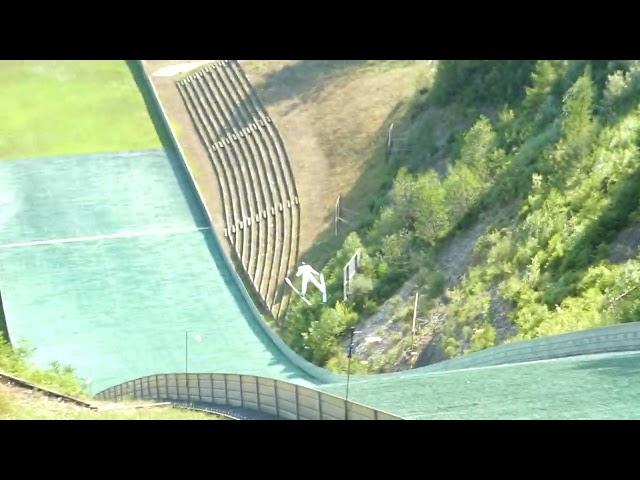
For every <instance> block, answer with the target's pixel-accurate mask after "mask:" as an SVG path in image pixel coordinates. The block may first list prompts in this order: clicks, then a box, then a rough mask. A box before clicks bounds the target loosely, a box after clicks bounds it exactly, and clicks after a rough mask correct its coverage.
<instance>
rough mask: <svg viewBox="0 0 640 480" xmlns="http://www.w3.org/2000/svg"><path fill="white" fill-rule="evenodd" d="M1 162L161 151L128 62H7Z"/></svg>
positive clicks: (1, 95)
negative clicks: (92, 154) (33, 158)
mask: <svg viewBox="0 0 640 480" xmlns="http://www.w3.org/2000/svg"><path fill="white" fill-rule="evenodd" d="M0 104H1V105H2V109H0V129H1V130H2V135H1V136H0V159H16V158H29V157H46V156H58V155H69V154H83V153H99V152H112V151H113V152H119V151H136V150H149V149H159V148H161V143H160V139H159V138H158V135H157V133H156V131H155V129H154V126H153V124H152V122H151V121H150V120H149V117H148V114H147V110H146V108H145V104H144V101H143V98H142V95H141V94H140V91H139V90H138V88H137V87H136V83H135V81H134V79H133V78H132V76H131V72H130V71H129V69H128V68H127V64H126V62H125V61H120V60H109V61H106V60H103V61H84V60H82V61H79V60H70V61H53V60H44V61H41V60H38V61H36V60H28V61H3V62H2V63H1V64H0Z"/></svg>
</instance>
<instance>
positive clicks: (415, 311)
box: [411, 292, 420, 351]
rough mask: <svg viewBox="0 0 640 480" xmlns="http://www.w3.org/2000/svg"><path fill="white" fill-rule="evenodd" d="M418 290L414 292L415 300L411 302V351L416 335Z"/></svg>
mask: <svg viewBox="0 0 640 480" xmlns="http://www.w3.org/2000/svg"><path fill="white" fill-rule="evenodd" d="M419 296H420V292H416V300H415V302H414V304H413V324H412V325H411V350H412V351H413V344H414V340H415V336H416V317H417V315H418V297H419Z"/></svg>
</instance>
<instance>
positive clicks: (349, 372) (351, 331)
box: [344, 327, 356, 420]
mask: <svg viewBox="0 0 640 480" xmlns="http://www.w3.org/2000/svg"><path fill="white" fill-rule="evenodd" d="M355 332H356V329H355V328H353V327H351V329H350V331H349V351H348V353H347V393H346V395H345V398H344V419H345V420H349V413H348V412H349V410H348V409H349V379H350V378H351V356H352V354H353V335H354V333H355Z"/></svg>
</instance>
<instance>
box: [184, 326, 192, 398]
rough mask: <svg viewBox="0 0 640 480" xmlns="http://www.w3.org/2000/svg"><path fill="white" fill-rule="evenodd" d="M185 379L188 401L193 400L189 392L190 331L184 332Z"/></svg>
mask: <svg viewBox="0 0 640 480" xmlns="http://www.w3.org/2000/svg"><path fill="white" fill-rule="evenodd" d="M184 381H185V383H186V385H187V403H189V401H190V400H191V396H190V392H189V332H188V331H187V330H185V332H184Z"/></svg>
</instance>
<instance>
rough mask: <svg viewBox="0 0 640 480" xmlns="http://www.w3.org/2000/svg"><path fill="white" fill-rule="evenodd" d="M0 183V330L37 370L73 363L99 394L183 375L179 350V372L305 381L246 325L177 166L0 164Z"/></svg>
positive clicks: (145, 155)
mask: <svg viewBox="0 0 640 480" xmlns="http://www.w3.org/2000/svg"><path fill="white" fill-rule="evenodd" d="M0 186H1V187H2V188H1V190H2V191H3V192H5V194H4V201H3V202H2V204H1V205H0V216H1V217H2V221H1V222H0V289H1V291H2V295H3V301H4V308H5V312H6V316H7V325H8V330H9V334H10V337H11V339H12V341H17V340H19V339H21V338H24V339H26V340H27V341H28V342H29V343H30V345H32V346H34V347H35V348H36V351H35V354H34V360H35V362H36V363H37V364H38V365H43V366H44V365H46V364H47V363H48V362H50V361H54V360H56V361H60V362H62V363H66V364H70V365H72V366H73V367H74V368H76V371H77V373H78V374H79V375H80V376H81V377H83V378H89V379H91V382H90V386H91V391H92V392H97V391H100V390H101V389H103V388H106V387H108V386H111V385H114V384H117V383H120V382H123V381H126V380H129V379H131V378H136V377H139V376H142V375H147V374H153V373H164V372H176V371H177V372H181V371H184V369H185V367H186V366H187V365H186V363H187V362H185V350H186V351H187V353H188V366H187V368H188V369H189V371H190V372H197V371H200V372H228V373H246V374H254V375H264V376H268V377H274V378H281V379H287V380H293V381H299V382H300V383H304V384H310V383H309V382H307V381H306V379H308V377H307V376H306V375H305V374H304V373H303V372H301V371H300V370H299V369H297V368H296V367H294V366H292V365H291V363H290V362H288V361H287V360H286V359H285V358H283V356H282V354H281V352H280V350H279V349H278V348H276V346H275V345H274V344H273V342H272V341H271V340H270V339H269V338H268V337H267V335H266V334H265V332H264V331H263V330H262V329H261V328H260V327H259V326H258V325H257V323H256V321H255V319H254V317H252V313H251V311H250V309H249V305H247V303H246V302H245V301H244V298H243V297H242V296H241V294H240V291H239V289H238V287H237V285H236V284H235V283H234V282H233V279H232V277H231V273H230V272H229V271H228V270H227V268H226V265H225V264H224V262H223V260H222V257H221V252H220V250H219V247H218V245H217V243H216V241H215V240H214V238H213V236H212V233H211V231H210V230H209V229H208V228H207V223H206V221H205V217H204V215H203V212H202V211H201V210H200V208H199V207H198V203H197V201H196V198H195V196H194V193H193V191H192V190H191V188H190V185H189V184H188V182H187V180H186V177H185V172H184V171H181V166H180V164H179V161H178V160H176V159H172V158H170V157H168V156H167V155H166V154H165V153H164V152H140V153H134V154H114V155H103V154H101V155H90V156H78V157H64V158H51V159H38V160H28V161H27V160H17V161H3V162H0ZM168 232H170V233H168ZM25 242H26V243H25ZM29 242H31V243H29ZM33 242H35V243H33ZM186 331H188V332H189V335H188V340H187V341H188V344H187V345H185V343H186V342H185V332H186Z"/></svg>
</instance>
